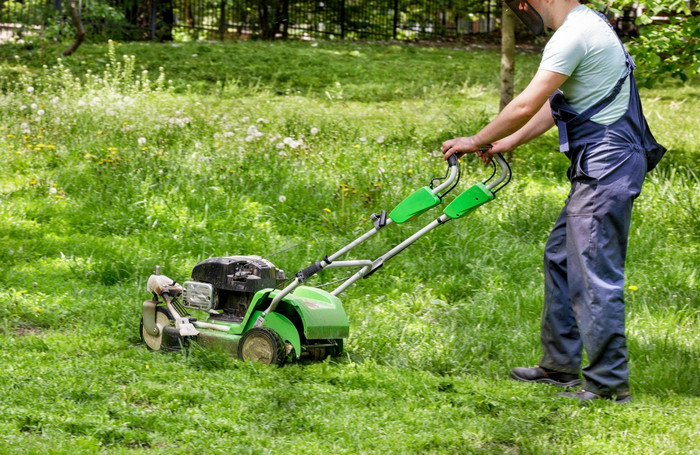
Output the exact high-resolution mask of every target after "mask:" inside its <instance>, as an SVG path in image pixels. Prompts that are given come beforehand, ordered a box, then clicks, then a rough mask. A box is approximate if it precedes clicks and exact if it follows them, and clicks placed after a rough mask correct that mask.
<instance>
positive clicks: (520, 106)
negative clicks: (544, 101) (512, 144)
mask: <svg viewBox="0 0 700 455" xmlns="http://www.w3.org/2000/svg"><path fill="white" fill-rule="evenodd" d="M541 108H542V105H539V106H537V105H536V103H531V102H525V101H521V100H514V102H513V113H514V114H515V116H516V117H517V118H518V119H520V120H521V121H525V122H527V121H528V120H530V119H531V118H532V117H534V116H535V114H537V112H539V110H540V109H541Z"/></svg>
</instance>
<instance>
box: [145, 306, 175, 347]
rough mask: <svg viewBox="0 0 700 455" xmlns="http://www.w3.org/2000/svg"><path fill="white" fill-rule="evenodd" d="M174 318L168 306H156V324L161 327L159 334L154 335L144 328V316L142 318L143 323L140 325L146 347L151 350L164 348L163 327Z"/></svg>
mask: <svg viewBox="0 0 700 455" xmlns="http://www.w3.org/2000/svg"><path fill="white" fill-rule="evenodd" d="M172 320H174V318H173V317H172V315H171V314H170V311H168V309H167V308H163V307H158V308H156V325H157V326H158V327H159V328H160V333H159V334H158V335H157V336H153V335H150V334H148V333H146V331H145V330H144V328H143V317H142V318H141V324H140V325H139V333H140V334H141V341H143V342H144V343H146V347H147V348H148V349H149V350H150V351H160V350H161V349H162V348H163V327H166V326H167V325H169V324H170V321H172Z"/></svg>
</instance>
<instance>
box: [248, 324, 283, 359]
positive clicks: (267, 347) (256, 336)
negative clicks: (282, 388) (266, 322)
mask: <svg viewBox="0 0 700 455" xmlns="http://www.w3.org/2000/svg"><path fill="white" fill-rule="evenodd" d="M238 358H239V359H241V360H245V361H253V362H260V363H262V364H265V365H282V364H284V361H285V360H286V359H287V351H286V349H285V348H284V342H283V341H282V338H280V336H279V335H278V334H277V332H275V331H274V330H270V329H268V328H266V327H253V328H252V329H250V330H248V331H247V332H246V333H244V334H243V336H242V337H241V341H240V343H239V344H238Z"/></svg>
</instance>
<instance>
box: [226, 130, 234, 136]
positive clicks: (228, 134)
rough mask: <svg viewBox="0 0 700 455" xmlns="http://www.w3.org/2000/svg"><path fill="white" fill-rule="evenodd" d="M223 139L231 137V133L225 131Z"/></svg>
mask: <svg viewBox="0 0 700 455" xmlns="http://www.w3.org/2000/svg"><path fill="white" fill-rule="evenodd" d="M224 137H233V133H232V132H231V131H226V132H225V133H224Z"/></svg>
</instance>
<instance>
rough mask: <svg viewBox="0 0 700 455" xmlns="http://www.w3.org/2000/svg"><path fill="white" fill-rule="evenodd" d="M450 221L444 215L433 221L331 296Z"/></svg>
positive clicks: (361, 271) (332, 292)
mask: <svg viewBox="0 0 700 455" xmlns="http://www.w3.org/2000/svg"><path fill="white" fill-rule="evenodd" d="M450 219H451V218H450V217H448V216H447V215H444V214H443V215H440V216H439V217H438V218H437V219H436V220H434V221H432V222H431V223H429V224H428V225H426V226H425V227H423V229H421V230H419V231H418V232H416V233H415V234H413V235H412V236H410V237H409V238H407V239H406V240H404V241H403V242H401V243H400V244H398V245H396V246H395V247H394V248H392V249H391V250H389V251H387V252H386V253H384V254H383V255H382V256H380V257H378V258H377V259H375V260H374V261H372V263H371V266H365V267H363V268H362V269H361V270H359V271H358V272H357V273H355V274H354V275H353V276H351V277H350V278H348V279H347V280H345V281H344V282H343V283H342V284H341V285H340V286H338V287H337V288H335V289H333V291H331V295H335V296H337V295H338V294H340V293H341V292H343V291H344V290H345V289H347V288H348V287H350V285H352V284H353V283H355V282H356V281H357V280H359V279H360V278H362V277H364V276H365V275H367V273H369V272H370V271H371V270H373V269H375V268H376V267H379V266H381V265H384V263H385V262H386V261H388V260H389V259H391V258H393V257H394V256H396V255H397V254H399V253H400V252H401V251H403V250H405V249H406V248H408V247H409V246H410V245H411V244H413V243H415V242H416V240H418V239H419V238H421V237H423V236H424V235H425V234H427V233H428V232H430V231H432V230H433V229H435V228H436V227H438V226H439V225H441V224H445V223H446V222H448V221H450Z"/></svg>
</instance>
